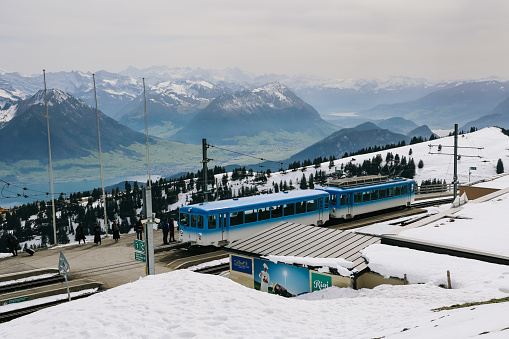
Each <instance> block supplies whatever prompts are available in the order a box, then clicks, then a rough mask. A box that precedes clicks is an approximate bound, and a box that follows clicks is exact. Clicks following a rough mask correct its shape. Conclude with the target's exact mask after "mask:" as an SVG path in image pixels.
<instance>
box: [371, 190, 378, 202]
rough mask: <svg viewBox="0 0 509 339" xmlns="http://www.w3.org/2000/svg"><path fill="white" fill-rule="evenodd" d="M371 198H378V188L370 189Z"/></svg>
mask: <svg viewBox="0 0 509 339" xmlns="http://www.w3.org/2000/svg"><path fill="white" fill-rule="evenodd" d="M371 200H378V190H374V191H371Z"/></svg>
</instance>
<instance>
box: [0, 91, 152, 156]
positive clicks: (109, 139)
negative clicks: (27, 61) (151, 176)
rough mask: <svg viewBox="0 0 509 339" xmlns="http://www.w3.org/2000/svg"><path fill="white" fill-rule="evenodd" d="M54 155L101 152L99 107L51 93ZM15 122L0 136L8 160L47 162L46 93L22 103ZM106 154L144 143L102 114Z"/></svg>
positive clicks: (50, 115)
mask: <svg viewBox="0 0 509 339" xmlns="http://www.w3.org/2000/svg"><path fill="white" fill-rule="evenodd" d="M47 99H48V106H49V107H50V108H49V117H50V133H51V144H52V155H53V157H54V159H56V160H58V159H67V158H79V157H83V156H88V155H90V154H91V153H93V152H96V150H97V122H96V121H97V116H96V110H95V108H93V107H91V106H90V105H88V104H86V103H85V102H84V101H82V100H79V99H77V98H75V97H73V96H72V95H70V94H68V93H66V92H63V91H61V90H59V89H50V90H48V91H47ZM13 107H15V112H14V113H13V117H12V119H10V120H9V121H8V122H6V123H5V125H4V127H3V128H2V129H1V133H0V144H1V145H9V147H4V148H3V149H2V155H3V158H4V159H9V161H11V162H12V161H17V160H23V159H30V160H37V159H46V158H47V155H48V145H47V141H48V140H47V124H46V108H45V101H44V91H43V90H40V91H38V92H37V93H36V94H35V95H33V96H32V97H30V98H28V99H26V100H21V101H19V102H18V103H17V104H16V105H15V106H13ZM99 121H100V127H101V137H102V138H101V144H102V150H103V152H109V151H112V150H115V151H117V152H118V151H120V152H125V151H127V150H125V151H122V148H119V146H121V145H123V146H129V145H131V144H133V143H135V142H140V143H143V142H144V140H145V139H144V135H143V134H142V133H138V132H135V131H133V130H131V129H129V128H127V127H125V126H123V125H121V124H120V123H119V122H117V121H115V120H113V119H112V118H109V117H108V116H106V115H104V114H103V113H101V112H99Z"/></svg>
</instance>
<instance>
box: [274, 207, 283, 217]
mask: <svg viewBox="0 0 509 339" xmlns="http://www.w3.org/2000/svg"><path fill="white" fill-rule="evenodd" d="M282 216H283V206H274V207H272V214H271V218H281V217H282Z"/></svg>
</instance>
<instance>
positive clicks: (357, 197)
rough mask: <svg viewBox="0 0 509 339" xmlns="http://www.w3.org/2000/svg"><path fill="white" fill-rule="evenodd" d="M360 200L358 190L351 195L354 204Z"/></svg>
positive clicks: (360, 194) (360, 196)
mask: <svg viewBox="0 0 509 339" xmlns="http://www.w3.org/2000/svg"><path fill="white" fill-rule="evenodd" d="M361 202H362V193H361V192H359V193H355V194H354V195H353V203H354V204H360V203H361Z"/></svg>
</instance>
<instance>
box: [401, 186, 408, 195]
mask: <svg viewBox="0 0 509 339" xmlns="http://www.w3.org/2000/svg"><path fill="white" fill-rule="evenodd" d="M406 191H407V187H406V186H401V195H406Z"/></svg>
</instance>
